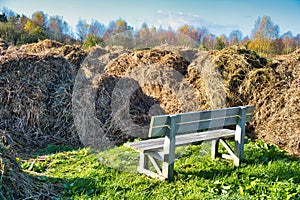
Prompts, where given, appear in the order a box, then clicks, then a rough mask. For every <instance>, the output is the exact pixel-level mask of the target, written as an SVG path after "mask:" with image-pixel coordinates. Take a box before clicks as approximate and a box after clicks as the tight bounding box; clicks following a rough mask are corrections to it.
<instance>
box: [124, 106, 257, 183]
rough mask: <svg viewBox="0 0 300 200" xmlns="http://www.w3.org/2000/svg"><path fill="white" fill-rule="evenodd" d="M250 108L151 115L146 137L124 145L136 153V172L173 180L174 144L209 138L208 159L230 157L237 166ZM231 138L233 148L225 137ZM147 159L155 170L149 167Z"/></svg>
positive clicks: (241, 152) (252, 107)
mask: <svg viewBox="0 0 300 200" xmlns="http://www.w3.org/2000/svg"><path fill="white" fill-rule="evenodd" d="M253 109H254V106H240V107H232V108H225V109H217V110H209V111H200V112H189V113H181V114H175V115H160V116H153V117H152V119H151V124H150V129H149V138H150V139H147V140H143V141H138V142H131V143H126V144H124V145H125V146H126V147H129V148H132V149H134V150H136V151H138V152H140V161H139V166H138V171H139V172H140V173H144V174H146V175H148V176H151V177H155V178H159V179H162V180H165V179H167V180H169V181H172V180H173V179H174V154H175V147H176V146H183V145H190V144H193V143H199V142H201V141H212V149H211V154H212V159H215V158H216V157H217V156H221V157H222V158H226V159H231V160H233V163H234V165H236V166H239V165H240V164H241V161H242V159H243V153H244V137H245V125H246V122H249V121H250V120H251V117H252V112H253ZM230 125H236V129H235V130H231V129H227V128H224V127H227V126H230ZM161 136H164V137H161ZM158 137H159V138H158ZM232 137H234V138H235V145H234V150H232V148H231V147H230V146H229V145H228V143H227V142H226V140H225V139H228V138H232ZM219 143H221V144H222V145H223V146H224V147H225V149H226V150H227V151H228V154H223V155H219V153H218V148H219ZM149 161H150V162H151V163H152V165H153V167H154V168H155V170H156V172H153V171H151V170H150V169H149V165H148V163H149ZM159 161H161V164H160V163H159Z"/></svg>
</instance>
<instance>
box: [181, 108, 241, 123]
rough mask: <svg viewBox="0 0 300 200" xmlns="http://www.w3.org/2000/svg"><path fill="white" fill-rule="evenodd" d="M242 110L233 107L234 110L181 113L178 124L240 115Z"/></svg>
mask: <svg viewBox="0 0 300 200" xmlns="http://www.w3.org/2000/svg"><path fill="white" fill-rule="evenodd" d="M239 113H240V108H239V107H233V108H224V109H217V110H206V111H200V112H188V113H181V114H178V115H177V117H178V123H184V122H192V121H199V120H210V119H214V118H225V117H230V116H236V115H239Z"/></svg>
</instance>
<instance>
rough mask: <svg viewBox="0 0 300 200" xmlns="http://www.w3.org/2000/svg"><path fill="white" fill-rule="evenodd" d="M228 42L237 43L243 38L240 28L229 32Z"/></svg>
mask: <svg viewBox="0 0 300 200" xmlns="http://www.w3.org/2000/svg"><path fill="white" fill-rule="evenodd" d="M228 40H229V44H230V45H239V44H241V42H242V40H243V34H242V31H240V30H233V31H231V32H230V33H229V36H228Z"/></svg>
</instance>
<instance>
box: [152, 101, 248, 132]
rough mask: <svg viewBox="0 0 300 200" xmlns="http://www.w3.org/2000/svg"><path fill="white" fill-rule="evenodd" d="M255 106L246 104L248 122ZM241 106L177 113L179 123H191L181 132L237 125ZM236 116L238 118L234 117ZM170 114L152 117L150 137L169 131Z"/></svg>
mask: <svg viewBox="0 0 300 200" xmlns="http://www.w3.org/2000/svg"><path fill="white" fill-rule="evenodd" d="M253 110H254V106H246V122H250V121H251V118H252V112H253ZM240 111H241V107H233V108H224V109H217V110H208V111H200V112H189V113H182V114H177V115H176V122H177V124H178V123H179V124H184V123H187V124H190V125H184V126H183V127H187V126H188V127H190V128H191V129H190V130H187V131H181V129H182V128H179V134H183V133H190V132H195V131H201V130H204V129H208V128H215V127H222V126H228V125H235V124H237V122H238V119H240V116H239V114H240ZM235 117H236V119H234V118H235ZM169 121H170V115H160V116H153V117H152V119H151V124H150V129H149V135H148V136H149V137H160V136H164V135H165V134H166V133H167V131H169V128H170V126H169ZM193 127H194V128H193Z"/></svg>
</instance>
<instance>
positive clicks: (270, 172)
mask: <svg viewBox="0 0 300 200" xmlns="http://www.w3.org/2000/svg"><path fill="white" fill-rule="evenodd" d="M244 157H245V158H244V160H243V162H242V165H241V166H240V167H234V166H233V164H232V162H231V161H228V160H225V159H222V160H221V159H217V160H215V161H205V162H207V163H208V166H207V168H204V169H203V166H202V167H201V169H199V170H198V169H197V164H186V165H181V166H179V167H178V168H177V169H176V172H175V173H176V176H177V178H178V179H181V178H182V179H185V180H187V179H191V178H192V177H199V178H204V179H213V178H217V177H218V176H220V177H228V176H231V175H232V174H236V175H237V176H238V177H240V176H241V177H243V176H244V177H246V176H251V177H252V178H258V179H267V180H269V181H287V180H292V181H293V183H296V184H300V177H299V173H300V169H299V164H300V159H299V158H295V157H292V156H290V155H287V154H286V152H285V151H283V150H281V149H280V148H279V147H277V146H275V145H272V144H267V143H264V142H261V141H258V142H255V143H252V144H251V145H249V146H248V144H246V146H245V153H244ZM201 159H202V158H200V159H199V162H201ZM206 159H208V158H206ZM297 166H298V167H297Z"/></svg>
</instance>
